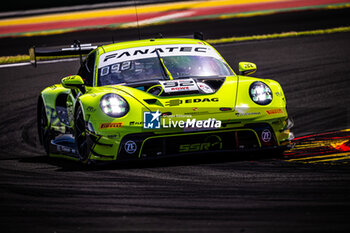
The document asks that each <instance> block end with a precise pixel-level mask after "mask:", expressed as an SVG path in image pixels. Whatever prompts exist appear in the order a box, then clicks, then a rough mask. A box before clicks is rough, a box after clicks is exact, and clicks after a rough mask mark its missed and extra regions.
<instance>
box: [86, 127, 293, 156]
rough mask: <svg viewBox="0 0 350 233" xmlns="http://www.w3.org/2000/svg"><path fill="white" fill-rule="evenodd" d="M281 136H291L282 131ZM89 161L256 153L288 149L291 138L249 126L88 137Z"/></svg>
mask: <svg viewBox="0 0 350 233" xmlns="http://www.w3.org/2000/svg"><path fill="white" fill-rule="evenodd" d="M282 133H284V134H290V132H289V130H288V132H285V131H283V132H282ZM89 137H90V140H91V142H92V143H93V146H92V150H91V157H90V159H92V160H103V161H109V160H118V161H122V160H123V161H125V160H141V159H148V158H162V157H170V156H177V155H186V154H194V153H208V152H237V151H254V150H255V151H256V150H264V149H278V148H288V147H291V146H292V144H291V142H290V140H289V138H290V135H286V136H284V137H282V138H283V140H281V132H276V131H275V130H274V129H273V128H272V127H271V126H270V125H269V124H266V123H259V124H248V125H245V127H244V128H234V129H232V128H231V129H224V130H208V131H197V132H184V133H171V134H155V133H134V134H127V135H125V136H124V137H123V138H121V139H120V140H115V143H110V142H111V141H112V139H109V138H105V137H101V136H99V137H97V136H94V135H92V134H90V136H89Z"/></svg>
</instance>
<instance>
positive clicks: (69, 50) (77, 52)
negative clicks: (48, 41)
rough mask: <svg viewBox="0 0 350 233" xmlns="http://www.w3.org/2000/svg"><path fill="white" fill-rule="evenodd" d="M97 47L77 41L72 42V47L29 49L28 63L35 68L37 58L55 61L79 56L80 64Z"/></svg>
mask: <svg viewBox="0 0 350 233" xmlns="http://www.w3.org/2000/svg"><path fill="white" fill-rule="evenodd" d="M97 47H98V46H97V45H92V44H80V42H79V41H74V44H73V45H70V46H65V47H35V46H33V47H31V48H30V49H29V57H30V62H31V63H32V65H34V66H35V67H36V66H37V61H38V58H39V59H41V58H46V59H55V58H62V57H64V56H79V57H80V62H82V59H83V56H86V55H87V54H89V53H90V52H91V51H92V50H94V49H96V48H97Z"/></svg>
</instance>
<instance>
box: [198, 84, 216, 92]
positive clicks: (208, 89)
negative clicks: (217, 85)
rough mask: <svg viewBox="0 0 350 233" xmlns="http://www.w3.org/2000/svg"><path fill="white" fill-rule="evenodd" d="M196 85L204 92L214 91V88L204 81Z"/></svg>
mask: <svg viewBox="0 0 350 233" xmlns="http://www.w3.org/2000/svg"><path fill="white" fill-rule="evenodd" d="M197 86H198V88H199V89H200V90H201V91H202V92H204V93H206V94H211V93H214V90H213V89H212V88H211V87H210V86H209V85H208V84H206V83H197Z"/></svg>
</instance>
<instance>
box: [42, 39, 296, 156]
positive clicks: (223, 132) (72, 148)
mask: <svg viewBox="0 0 350 233" xmlns="http://www.w3.org/2000/svg"><path fill="white" fill-rule="evenodd" d="M74 49H75V51H76V50H78V49H76V48H74ZM81 50H82V49H81V48H80V47H79V51H81ZM90 50H92V49H91V48H90ZM255 70H256V65H255V64H253V63H249V62H241V63H239V72H240V75H236V74H235V73H234V72H233V70H232V69H231V68H230V66H229V65H228V64H227V63H226V62H225V60H224V59H223V58H222V57H221V55H220V54H219V53H218V52H217V51H216V50H215V49H214V48H213V47H212V46H210V45H209V44H208V43H207V42H205V41H203V40H199V39H148V40H139V41H130V42H122V43H115V44H109V45H103V46H99V47H96V48H94V49H93V50H92V51H91V52H90V53H89V54H88V55H87V57H86V59H85V60H84V61H83V62H82V64H81V67H80V69H79V72H78V74H77V75H72V76H68V77H65V78H63V79H62V82H61V84H55V85H53V86H50V87H47V88H46V89H44V90H43V91H42V92H41V94H40V96H39V99H38V132H39V138H40V142H41V143H42V145H43V146H44V148H45V151H46V153H47V154H48V155H49V156H55V157H67V158H71V159H74V160H79V161H81V162H83V163H90V162H93V161H104V162H107V161H115V160H117V161H120V160H141V159H148V158H161V157H166V156H174V155H186V154H193V153H205V152H236V151H247V150H262V149H273V150H284V149H286V148H288V147H290V146H291V140H292V139H293V134H292V133H291V132H290V128H291V126H292V124H291V121H290V120H289V119H288V114H287V111H286V99H285V96H284V94H283V91H282V88H281V86H280V85H279V83H277V82H276V81H273V80H269V79H257V78H252V77H247V76H246V75H249V74H251V73H253V72H255Z"/></svg>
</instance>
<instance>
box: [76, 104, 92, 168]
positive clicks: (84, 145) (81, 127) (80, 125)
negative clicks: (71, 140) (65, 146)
mask: <svg viewBox="0 0 350 233" xmlns="http://www.w3.org/2000/svg"><path fill="white" fill-rule="evenodd" d="M76 116H77V117H76V121H75V140H76V143H77V146H78V152H79V156H80V159H81V160H82V161H83V162H85V161H87V159H88V155H89V147H88V142H87V136H86V127H85V121H84V116H83V113H82V111H81V108H80V107H79V108H78V110H77V115H76Z"/></svg>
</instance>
